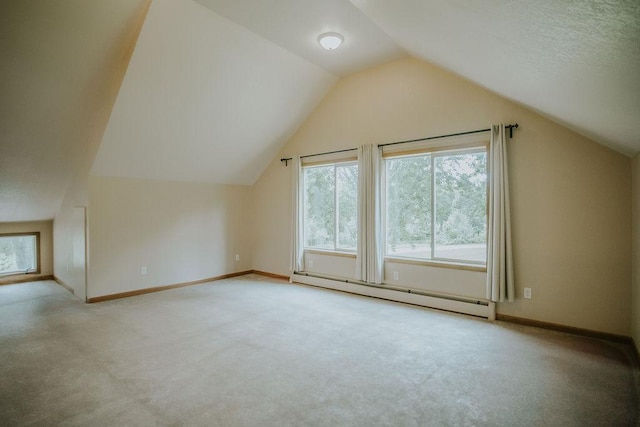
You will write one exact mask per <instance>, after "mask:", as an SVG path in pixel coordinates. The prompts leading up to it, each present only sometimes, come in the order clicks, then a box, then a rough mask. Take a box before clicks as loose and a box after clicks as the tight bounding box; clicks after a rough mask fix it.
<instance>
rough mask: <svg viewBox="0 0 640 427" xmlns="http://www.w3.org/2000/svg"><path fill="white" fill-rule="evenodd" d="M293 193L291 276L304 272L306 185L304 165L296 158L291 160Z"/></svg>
mask: <svg viewBox="0 0 640 427" xmlns="http://www.w3.org/2000/svg"><path fill="white" fill-rule="evenodd" d="M291 166H292V168H293V173H292V186H291V188H292V191H291V211H292V212H291V213H292V221H291V222H292V224H293V229H292V230H291V262H290V265H289V270H290V271H291V275H293V273H294V272H296V271H303V270H304V241H303V239H304V234H303V227H304V223H303V218H302V216H303V214H304V206H303V201H304V193H303V192H304V185H303V182H302V163H301V161H300V157H298V156H294V157H293V159H291Z"/></svg>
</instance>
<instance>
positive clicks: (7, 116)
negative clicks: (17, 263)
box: [0, 0, 145, 222]
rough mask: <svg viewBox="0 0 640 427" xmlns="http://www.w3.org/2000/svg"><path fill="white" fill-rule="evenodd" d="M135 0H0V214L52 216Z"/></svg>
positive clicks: (138, 3)
mask: <svg viewBox="0 0 640 427" xmlns="http://www.w3.org/2000/svg"><path fill="white" fill-rule="evenodd" d="M144 6H145V2H144V1H142V0H109V1H108V2H101V1H96V2H91V4H89V3H88V2H87V1H86V0H58V1H56V0H3V1H0V221H3V222H6V221H29V220H40V219H50V218H53V217H54V215H55V213H56V211H57V209H58V207H59V205H60V202H61V200H62V197H63V196H64V193H65V191H66V188H67V186H68V183H69V178H70V171H71V169H72V164H73V161H74V155H73V154H74V152H75V151H77V150H78V149H79V148H80V147H81V146H82V144H83V143H84V142H85V141H86V137H87V133H88V130H89V129H90V127H91V124H92V120H93V115H94V114H95V111H96V108H98V107H99V106H97V105H95V101H96V99H95V98H96V96H95V94H96V92H98V91H99V87H100V85H101V84H102V83H103V81H104V80H105V79H106V76H105V70H107V69H109V67H108V64H110V63H111V62H112V61H113V60H114V56H115V55H117V54H118V52H119V46H121V45H122V43H123V42H124V43H125V44H126V43H127V42H128V41H126V40H122V39H123V38H124V37H125V36H126V34H128V33H129V32H128V29H129V27H130V26H131V25H133V24H135V17H136V16H138V15H139V14H140V10H141V8H143V7H144Z"/></svg>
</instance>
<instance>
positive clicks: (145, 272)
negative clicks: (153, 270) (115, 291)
mask: <svg viewBox="0 0 640 427" xmlns="http://www.w3.org/2000/svg"><path fill="white" fill-rule="evenodd" d="M140 275H141V276H146V275H147V266H146V265H143V266H142V267H140Z"/></svg>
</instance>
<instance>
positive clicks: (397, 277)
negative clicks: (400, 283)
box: [393, 271, 400, 280]
mask: <svg viewBox="0 0 640 427" xmlns="http://www.w3.org/2000/svg"><path fill="white" fill-rule="evenodd" d="M399 278H400V276H399V275H398V272H397V271H394V272H393V280H399Z"/></svg>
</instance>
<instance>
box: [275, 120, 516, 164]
mask: <svg viewBox="0 0 640 427" xmlns="http://www.w3.org/2000/svg"><path fill="white" fill-rule="evenodd" d="M518 127H519V126H518V124H517V123H515V124H512V125H506V126H505V129H509V138H513V129H518ZM490 130H491V128H487V129H477V130H470V131H468V132H458V133H450V134H448V135H438V136H428V137H426V138H418V139H409V140H406V141H396V142H388V143H386V144H378V147H387V146H389V145H396V144H406V143H409V142H419V141H429V140H432V139H440V138H449V137H451V136H462V135H471V134H474V133H482V132H489V131H490ZM355 150H357V148H347V149H346V150H336V151H327V152H326V153H317V154H307V155H306V156H300V158H301V159H304V158H305V157H314V156H324V155H325V154H335V153H344V152H347V151H355ZM291 159H292V158H291V157H288V158H283V159H280V161H281V162H284V164H285V166H289V160H291Z"/></svg>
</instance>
